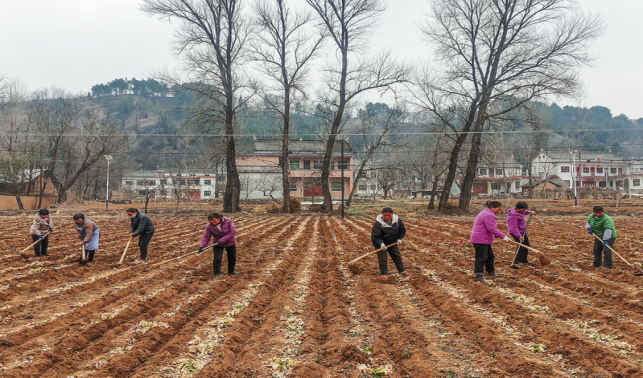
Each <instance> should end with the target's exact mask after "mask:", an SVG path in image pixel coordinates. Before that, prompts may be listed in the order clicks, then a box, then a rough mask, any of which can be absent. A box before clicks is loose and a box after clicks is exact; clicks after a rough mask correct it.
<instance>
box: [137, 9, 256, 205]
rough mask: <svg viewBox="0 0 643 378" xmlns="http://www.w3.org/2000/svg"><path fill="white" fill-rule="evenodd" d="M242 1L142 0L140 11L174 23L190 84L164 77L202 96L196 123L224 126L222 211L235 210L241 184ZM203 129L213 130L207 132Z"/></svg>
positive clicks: (245, 28) (245, 27)
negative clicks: (237, 138) (238, 146)
mask: <svg viewBox="0 0 643 378" xmlns="http://www.w3.org/2000/svg"><path fill="white" fill-rule="evenodd" d="M241 3H242V1H241V0H143V5H142V7H141V8H142V10H143V11H145V12H146V13H148V14H150V15H156V16H159V17H161V18H162V19H166V20H168V21H173V20H175V21H178V22H179V25H180V27H179V30H178V31H177V33H176V55H177V56H180V57H183V58H184V59H185V63H186V67H185V69H186V72H189V73H190V75H189V76H190V82H189V83H187V84H185V83H181V82H180V80H179V81H177V80H176V79H175V78H173V77H171V75H165V76H164V77H163V78H162V79H163V80H166V81H170V82H174V83H175V84H178V85H182V86H183V87H184V88H186V89H190V90H192V91H194V92H196V93H198V94H199V96H201V98H202V101H201V102H199V104H198V105H200V106H201V108H200V110H199V112H200V116H198V117H197V118H198V119H197V121H201V122H205V124H207V125H212V126H215V125H216V124H222V125H223V137H224V138H225V140H226V171H227V172H226V174H227V181H226V189H225V194H224V196H223V210H224V211H226V212H233V211H239V210H240V207H239V196H240V191H241V182H240V181H239V172H238V170H237V164H236V144H235V122H236V117H237V114H238V112H239V110H240V109H242V108H243V107H244V106H245V105H246V103H247V101H248V99H249V98H250V97H251V95H248V96H246V97H245V99H243V97H242V94H243V92H244V89H248V87H249V85H248V83H247V82H246V81H245V80H244V79H243V72H244V71H243V70H244V67H243V66H242V64H243V63H244V62H245V61H246V58H247V53H246V43H247V41H248V38H249V36H250V34H251V33H252V30H251V28H250V23H249V22H247V21H246V20H247V17H245V16H246V15H244V14H243V13H242V9H241ZM206 132H212V130H211V129H210V130H207V131H206Z"/></svg>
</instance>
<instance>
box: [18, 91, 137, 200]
mask: <svg viewBox="0 0 643 378" xmlns="http://www.w3.org/2000/svg"><path fill="white" fill-rule="evenodd" d="M30 121H31V122H32V123H33V124H34V126H35V128H36V129H37V130H38V131H39V132H40V133H41V135H42V138H43V139H44V140H46V155H47V156H46V158H47V159H48V160H49V164H48V168H49V170H50V171H51V172H53V173H54V175H53V176H52V179H53V183H54V185H55V186H56V189H57V190H58V202H64V201H65V200H66V197H67V191H68V190H69V189H70V188H71V187H72V186H73V185H74V184H75V183H76V181H77V180H78V179H79V178H80V177H81V176H82V174H83V173H85V171H87V170H88V169H89V168H91V167H92V166H93V165H94V164H96V162H98V161H99V160H100V159H102V158H103V155H105V154H109V153H113V152H117V151H119V150H121V149H124V148H126V147H127V140H126V138H124V137H122V136H121V134H120V130H119V128H118V126H117V125H115V124H114V123H113V122H112V121H111V119H110V118H109V117H105V116H103V115H102V114H101V113H100V111H99V110H97V109H93V110H90V109H83V108H82V107H81V105H79V104H77V103H75V102H73V101H70V100H59V101H56V102H55V103H54V104H52V105H49V106H45V105H42V104H40V105H38V106H37V107H36V108H35V109H34V110H33V112H32V113H31V114H30Z"/></svg>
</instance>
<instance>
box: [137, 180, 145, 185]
mask: <svg viewBox="0 0 643 378" xmlns="http://www.w3.org/2000/svg"><path fill="white" fill-rule="evenodd" d="M136 185H138V186H143V185H144V184H143V180H136Z"/></svg>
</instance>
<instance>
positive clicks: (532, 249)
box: [509, 239, 544, 255]
mask: <svg viewBox="0 0 643 378" xmlns="http://www.w3.org/2000/svg"><path fill="white" fill-rule="evenodd" d="M509 242H510V243H514V244H515V245H519V246H521V247H524V248H527V249H528V250H530V251H534V252H538V253H540V254H541V255H544V253H542V252H540V251H539V250H537V249H536V248H531V247H528V246H526V245H524V244H521V243H518V242H515V241H513V240H511V239H509Z"/></svg>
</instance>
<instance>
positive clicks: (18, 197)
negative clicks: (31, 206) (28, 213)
mask: <svg viewBox="0 0 643 378" xmlns="http://www.w3.org/2000/svg"><path fill="white" fill-rule="evenodd" d="M16 203H17V204H18V209H20V210H24V209H25V207H24V206H23V205H22V200H21V199H20V194H18V193H16Z"/></svg>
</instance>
